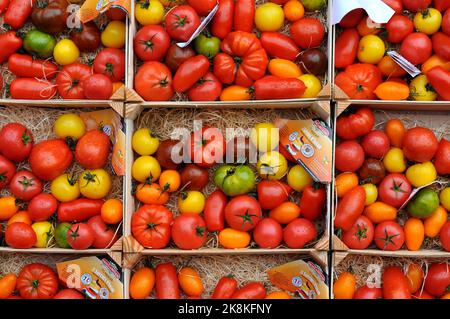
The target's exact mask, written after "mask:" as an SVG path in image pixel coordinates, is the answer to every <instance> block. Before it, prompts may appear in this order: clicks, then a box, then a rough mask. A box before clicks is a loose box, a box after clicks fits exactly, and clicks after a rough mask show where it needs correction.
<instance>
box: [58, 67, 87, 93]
mask: <svg viewBox="0 0 450 319" xmlns="http://www.w3.org/2000/svg"><path fill="white" fill-rule="evenodd" d="M91 74H92V70H91V68H90V67H89V66H88V65H86V64H82V63H79V62H75V63H72V64H69V65H65V66H64V67H63V68H62V69H61V72H59V73H58V76H57V77H56V85H57V88H58V93H59V95H60V96H61V97H62V98H63V99H73V100H75V99H77V100H79V99H84V98H85V96H84V90H83V85H82V84H83V81H84V80H85V79H86V78H87V77H89V76H90V75H91Z"/></svg>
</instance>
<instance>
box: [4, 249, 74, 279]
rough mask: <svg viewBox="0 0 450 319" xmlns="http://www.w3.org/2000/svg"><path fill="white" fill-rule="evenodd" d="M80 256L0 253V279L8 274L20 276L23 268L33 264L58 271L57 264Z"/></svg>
mask: <svg viewBox="0 0 450 319" xmlns="http://www.w3.org/2000/svg"><path fill="white" fill-rule="evenodd" d="M80 257H81V256H80V255H72V254H71V255H67V254H45V255H44V254H25V253H24V254H21V253H15V254H11V253H0V277H1V276H4V275H6V274H8V273H14V274H16V275H17V274H19V272H20V271H21V270H22V268H23V267H24V266H26V265H29V264H32V263H42V264H45V265H47V266H49V267H51V268H52V269H54V270H55V271H56V264H57V263H60V262H64V261H68V260H73V259H77V258H80Z"/></svg>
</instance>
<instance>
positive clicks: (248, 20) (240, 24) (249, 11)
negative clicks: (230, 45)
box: [234, 0, 255, 32]
mask: <svg viewBox="0 0 450 319" xmlns="http://www.w3.org/2000/svg"><path fill="white" fill-rule="evenodd" d="M254 18H255V1H253V0H238V1H236V4H235V10H234V30H235V31H245V32H252V31H253V20H254Z"/></svg>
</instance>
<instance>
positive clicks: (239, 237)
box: [219, 228, 250, 249]
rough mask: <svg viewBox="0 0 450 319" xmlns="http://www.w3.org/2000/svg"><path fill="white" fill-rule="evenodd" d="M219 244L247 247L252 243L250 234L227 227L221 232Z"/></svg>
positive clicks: (230, 247)
mask: <svg viewBox="0 0 450 319" xmlns="http://www.w3.org/2000/svg"><path fill="white" fill-rule="evenodd" d="M219 244H220V245H222V246H223V247H225V248H229V249H234V248H245V247H247V246H248V245H249V244H250V234H249V233H247V232H245V231H240V230H236V229H233V228H225V229H223V230H221V231H220V232H219Z"/></svg>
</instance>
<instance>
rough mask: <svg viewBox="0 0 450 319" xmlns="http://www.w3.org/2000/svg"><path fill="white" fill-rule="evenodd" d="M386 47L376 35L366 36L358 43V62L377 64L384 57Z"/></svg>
mask: <svg viewBox="0 0 450 319" xmlns="http://www.w3.org/2000/svg"><path fill="white" fill-rule="evenodd" d="M385 51H386V47H385V45H384V42H383V40H381V39H380V38H379V37H378V36H376V35H366V36H364V37H362V38H361V40H360V41H359V47H358V54H357V56H358V60H359V61H360V62H362V63H370V64H377V63H378V62H380V61H381V59H382V58H383V56H384V52H385Z"/></svg>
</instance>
